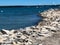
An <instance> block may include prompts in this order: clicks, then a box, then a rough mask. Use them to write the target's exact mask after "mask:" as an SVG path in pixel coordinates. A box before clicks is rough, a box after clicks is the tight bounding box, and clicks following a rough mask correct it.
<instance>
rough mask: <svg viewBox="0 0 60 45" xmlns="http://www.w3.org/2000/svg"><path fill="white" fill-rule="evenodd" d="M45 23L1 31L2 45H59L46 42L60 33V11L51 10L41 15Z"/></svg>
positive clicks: (0, 42) (0, 44) (0, 39)
mask: <svg viewBox="0 0 60 45" xmlns="http://www.w3.org/2000/svg"><path fill="white" fill-rule="evenodd" d="M40 15H41V16H42V17H43V21H42V22H39V23H38V25H37V26H31V27H26V28H24V29H22V28H20V29H19V30H10V31H9V30H5V29H2V30H1V31H0V45H59V44H60V43H57V44H51V43H50V44H48V43H46V44H45V42H44V41H46V39H48V38H49V37H51V36H53V35H54V34H55V33H57V32H60V10H59V9H49V10H47V11H44V12H42V13H40Z"/></svg>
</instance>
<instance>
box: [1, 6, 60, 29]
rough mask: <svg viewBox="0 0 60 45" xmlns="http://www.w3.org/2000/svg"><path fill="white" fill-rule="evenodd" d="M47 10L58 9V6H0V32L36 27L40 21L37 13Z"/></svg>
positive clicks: (40, 18)
mask: <svg viewBox="0 0 60 45" xmlns="http://www.w3.org/2000/svg"><path fill="white" fill-rule="evenodd" d="M49 8H59V5H56V6H55V5H54V6H53V5H51V6H49V5H48V6H38V7H37V6H0V30H1V29H20V28H24V27H28V26H33V25H37V24H38V22H40V21H41V20H42V17H41V16H38V15H39V13H41V12H43V11H44V10H48V9H49Z"/></svg>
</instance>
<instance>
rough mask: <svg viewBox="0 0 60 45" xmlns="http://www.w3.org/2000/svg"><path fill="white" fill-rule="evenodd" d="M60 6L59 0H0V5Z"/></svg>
mask: <svg viewBox="0 0 60 45" xmlns="http://www.w3.org/2000/svg"><path fill="white" fill-rule="evenodd" d="M52 4H60V0H0V6H1V5H52Z"/></svg>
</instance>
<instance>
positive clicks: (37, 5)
mask: <svg viewBox="0 0 60 45" xmlns="http://www.w3.org/2000/svg"><path fill="white" fill-rule="evenodd" d="M36 6H60V4H56V5H0V7H36Z"/></svg>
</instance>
